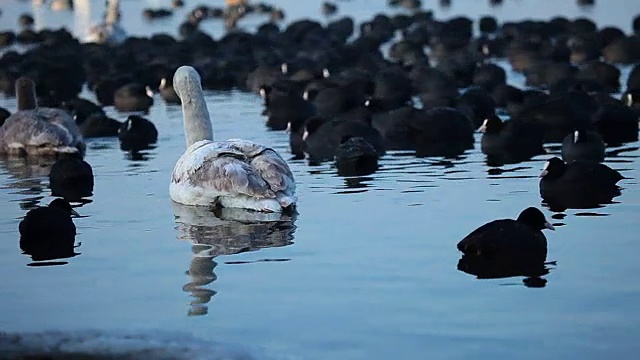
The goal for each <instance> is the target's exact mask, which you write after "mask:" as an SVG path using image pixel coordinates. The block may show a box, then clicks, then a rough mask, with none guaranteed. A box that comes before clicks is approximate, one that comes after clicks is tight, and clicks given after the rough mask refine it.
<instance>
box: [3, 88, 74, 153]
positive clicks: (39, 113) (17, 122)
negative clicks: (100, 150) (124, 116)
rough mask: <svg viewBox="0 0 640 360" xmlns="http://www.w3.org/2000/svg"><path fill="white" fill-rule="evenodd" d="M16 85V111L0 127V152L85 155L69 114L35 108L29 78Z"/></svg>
mask: <svg viewBox="0 0 640 360" xmlns="http://www.w3.org/2000/svg"><path fill="white" fill-rule="evenodd" d="M15 86H16V98H17V102H18V111H16V112H15V113H14V114H13V115H11V116H9V117H8V118H7V120H6V121H5V123H4V124H3V125H2V126H1V127H0V154H8V155H18V156H24V155H36V156H38V155H42V156H52V155H56V154H59V153H72V154H76V153H77V154H80V155H84V150H85V144H84V140H83V138H82V134H81V133H80V129H79V128H78V126H77V125H76V123H75V121H74V120H73V118H72V117H71V115H69V114H68V113H67V112H65V111H64V110H61V109H54V108H45V107H38V104H37V101H36V90H35V88H36V85H35V84H34V82H33V81H32V80H31V79H29V78H26V77H21V78H19V79H18V80H17V81H16V85H15Z"/></svg>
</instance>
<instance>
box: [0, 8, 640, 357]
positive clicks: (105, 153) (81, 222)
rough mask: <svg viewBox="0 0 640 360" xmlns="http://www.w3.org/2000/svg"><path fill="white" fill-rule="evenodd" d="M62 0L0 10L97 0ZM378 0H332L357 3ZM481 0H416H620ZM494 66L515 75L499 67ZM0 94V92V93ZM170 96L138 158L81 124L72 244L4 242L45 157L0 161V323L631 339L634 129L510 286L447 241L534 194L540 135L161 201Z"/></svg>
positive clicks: (217, 112)
mask: <svg viewBox="0 0 640 360" xmlns="http://www.w3.org/2000/svg"><path fill="white" fill-rule="evenodd" d="M77 3H78V5H77V6H76V12H75V14H74V13H70V12H51V11H49V10H46V9H42V8H40V9H39V8H32V5H31V4H30V3H29V2H20V1H14V0H0V7H1V8H2V10H3V14H2V16H1V17H0V30H5V29H11V28H15V26H16V25H15V18H16V15H17V14H20V13H22V12H25V11H30V12H33V13H34V14H36V20H37V26H38V27H58V26H61V25H63V24H66V25H68V26H69V27H73V30H74V32H75V33H76V34H82V31H83V29H84V28H86V24H87V23H92V22H93V21H96V20H97V19H98V18H99V16H100V14H101V13H102V11H103V8H102V4H103V1H102V0H100V1H92V2H91V3H90V4H89V3H88V2H86V1H85V2H82V1H77ZM122 3H123V13H124V16H123V21H124V26H125V28H127V30H128V31H129V32H130V33H131V34H139V35H148V34H151V33H153V32H159V31H164V32H168V33H173V34H175V33H176V26H177V24H178V23H179V22H180V21H181V20H182V19H183V16H184V14H185V12H186V10H181V11H178V12H177V13H176V14H175V15H174V17H173V18H172V19H169V20H166V21H161V22H157V23H154V24H148V23H146V22H144V21H142V20H141V19H142V17H141V15H140V10H141V9H142V8H143V7H146V6H150V5H152V6H155V5H165V6H166V5H167V4H169V1H168V0H167V1H159V0H158V1H133V0H123V1H122ZM196 3H199V1H196V2H194V1H187V5H188V6H187V8H188V7H192V6H194V5H196ZM220 3H222V1H220ZM277 3H280V4H281V5H282V6H283V7H284V9H285V10H286V11H287V14H288V15H289V17H290V19H291V18H294V17H296V16H302V15H308V16H313V17H317V16H318V14H319V11H318V9H319V4H320V1H292V0H287V1H279V2H277ZM384 3H385V2H384V1H382V0H380V1H372V0H369V1H367V0H352V1H349V2H340V3H339V4H340V6H341V7H342V8H341V9H343V10H344V12H345V13H349V14H353V15H354V16H356V18H357V19H359V20H363V19H365V18H368V17H370V16H371V15H372V14H374V13H375V12H379V11H383V10H385V7H384ZM423 3H425V5H427V6H429V5H433V6H435V4H436V2H435V1H423ZM487 3H488V2H487V1H474V0H467V1H463V0H458V1H456V0H454V1H453V5H452V6H451V8H449V9H448V10H443V9H440V8H439V7H436V8H435V13H436V16H438V17H448V16H452V15H456V14H461V13H466V14H468V15H470V16H477V15H479V14H495V15H496V16H497V17H498V18H499V19H501V20H509V19H519V18H520V19H521V18H523V17H524V16H533V17H536V18H548V17H550V16H553V15H556V14H561V15H565V16H571V17H577V16H589V17H592V18H594V19H596V20H597V22H598V24H600V25H611V24H614V25H617V26H619V27H621V28H622V29H624V30H625V31H629V29H630V23H631V19H632V17H633V16H634V15H635V14H637V13H640V3H639V2H636V1H631V0H629V1H621V0H620V1H607V2H606V4H605V2H604V1H599V2H598V5H597V6H596V7H594V8H590V9H583V8H579V7H577V6H576V5H575V2H574V1H568V0H566V1H558V0H546V1H533V0H518V1H505V5H504V6H503V7H501V8H500V7H499V8H491V7H489V6H488V5H487ZM82 4H84V5H86V6H79V5H82ZM88 5H91V6H90V7H89V6H88ZM386 11H391V10H390V9H386ZM252 21H254V22H255V23H256V24H257V23H258V19H254V20H248V21H247V24H249V26H250V25H251V24H252ZM205 30H208V31H210V32H211V33H212V34H214V35H216V36H219V34H220V33H221V31H222V26H221V24H219V23H213V22H209V23H205ZM626 73H628V69H625V74H626ZM510 82H512V83H514V84H521V78H520V77H519V76H516V75H513V74H512V76H511V77H510ZM83 96H86V97H88V98H92V97H91V94H89V93H86V94H83ZM206 98H207V103H208V106H209V110H210V112H211V114H212V117H213V126H214V133H215V135H214V136H215V137H216V138H217V139H227V138H232V137H241V138H246V139H249V140H255V141H258V142H262V143H265V144H269V145H271V146H272V147H274V148H275V149H276V150H278V151H280V152H281V153H282V154H283V155H288V138H287V135H286V134H285V133H284V132H269V131H267V130H266V128H265V126H264V118H263V117H261V116H260V113H261V111H262V108H261V104H260V103H261V101H260V99H259V98H258V97H257V96H255V95H253V94H246V93H241V92H229V93H208V94H207V97H206ZM15 105H16V104H15V101H14V99H3V100H1V101H0V106H5V107H8V108H9V109H10V110H11V111H14V110H15ZM107 110H108V112H109V114H111V115H112V116H114V117H116V118H117V119H119V120H123V119H124V118H125V116H124V115H123V114H117V113H115V112H114V111H113V109H112V108H107ZM181 116H182V113H181V110H180V108H179V107H176V106H166V105H165V104H164V103H163V102H162V100H161V99H160V98H159V97H157V98H156V105H154V106H153V108H152V109H151V111H150V114H149V118H150V119H151V120H152V121H153V122H154V123H155V124H156V126H157V128H158V131H159V134H160V136H159V141H158V144H157V148H155V149H153V150H149V151H147V152H146V153H145V154H144V156H143V158H142V159H131V158H129V157H128V156H127V154H126V153H124V152H122V151H120V149H119V143H118V140H117V139H116V138H113V139H94V140H90V141H89V142H88V151H87V156H86V161H87V162H89V163H90V164H91V165H92V167H93V171H94V173H95V183H96V185H95V191H94V196H92V197H91V198H90V199H91V202H89V203H87V204H84V205H83V206H81V207H79V208H77V210H78V212H79V213H80V214H81V215H82V217H81V218H76V219H74V222H75V224H76V226H77V228H78V236H77V238H76V240H77V241H78V243H79V244H80V246H79V247H78V248H77V249H76V251H77V252H78V253H80V254H79V255H78V256H76V257H73V258H70V259H66V260H65V261H66V262H68V263H67V264H65V265H61V266H45V267H42V266H40V267H37V266H30V265H33V264H32V261H31V259H30V258H29V257H28V256H26V255H23V254H21V251H20V249H19V247H18V238H19V234H18V223H19V221H20V219H21V218H22V216H24V214H25V212H26V211H27V209H29V208H32V207H33V206H34V205H37V204H47V203H48V202H49V201H50V200H51V199H52V197H51V196H50V191H49V189H48V187H47V186H48V180H47V172H46V169H45V170H43V169H42V168H40V167H38V166H24V165H22V164H19V163H18V164H16V163H6V162H4V163H0V204H2V205H1V206H0V272H1V273H3V274H5V275H4V276H3V281H2V285H1V286H0V299H1V300H0V330H2V331H11V332H39V331H45V330H62V331H69V333H66V334H65V335H64V336H67V337H70V336H75V337H76V338H77V339H80V340H78V341H77V343H80V345H76V346H79V347H80V348H101V347H105V346H106V347H111V348H123V349H124V348H128V347H131V348H136V346H143V345H140V344H138V343H137V342H136V341H138V342H141V343H143V344H147V345H148V344H155V345H158V344H161V345H160V346H169V345H168V344H169V343H171V344H174V345H175V344H177V345H175V346H174V347H178V348H180V347H184V348H186V349H187V350H185V349H182V348H181V349H182V350H180V351H179V352H177V353H176V354H179V355H180V356H186V357H187V358H203V359H210V358H213V359H219V358H220V359H222V358H232V359H246V358H249V356H250V357H255V358H257V359H263V358H282V359H388V358H397V359H418V358H432V359H567V358H582V359H603V358H633V357H634V356H637V353H638V351H640V343H639V342H638V334H639V330H640V312H638V310H637V304H638V303H639V302H640V282H638V280H637V279H636V278H635V274H636V273H638V272H639V271H640V262H638V261H637V254H638V252H640V243H639V242H638V237H637V232H638V231H640V225H639V223H638V214H639V213H640V186H639V185H638V182H637V180H636V177H637V171H638V169H639V168H640V163H639V161H638V155H640V154H639V151H638V150H637V149H635V150H632V151H627V152H624V153H622V154H621V155H619V156H615V157H607V160H606V162H605V163H606V164H608V165H609V166H611V167H613V168H615V169H617V170H620V171H621V172H622V173H623V175H624V176H625V177H627V179H625V180H622V181H621V182H620V185H621V186H622V187H623V190H622V195H621V196H620V197H617V198H616V199H615V201H616V202H615V203H614V204H611V205H608V206H606V207H603V208H599V209H592V210H586V211H585V210H568V211H566V212H565V213H563V214H556V215H555V217H554V220H553V221H554V224H555V225H556V226H557V231H555V232H546V235H547V238H548V240H549V256H548V260H550V261H556V265H554V266H551V272H550V273H549V274H548V275H546V276H545V277H544V278H545V279H546V280H547V283H546V286H545V287H543V288H530V287H526V286H524V284H523V281H522V280H523V279H522V278H517V277H515V278H507V279H494V280H477V279H476V278H475V277H474V276H472V275H468V274H465V273H463V272H461V271H458V270H457V263H458V260H459V258H460V253H459V252H458V251H457V250H456V247H455V245H456V243H457V242H458V241H459V240H460V239H461V238H463V237H464V236H465V235H467V234H468V233H469V232H470V231H472V230H473V229H475V228H476V227H478V226H479V225H481V224H483V223H485V222H487V221H491V220H493V219H496V218H505V217H509V218H514V217H516V216H517V214H518V213H519V212H520V211H521V210H522V209H524V208H526V207H528V206H540V203H541V201H540V197H539V193H538V177H537V176H538V174H539V172H540V170H541V168H542V166H543V164H544V161H545V160H546V159H547V158H549V157H550V155H544V156H538V157H536V158H534V159H532V160H531V161H528V162H524V163H521V164H518V165H511V166H505V167H503V169H504V170H512V171H505V172H503V173H501V174H498V175H492V174H490V173H489V172H488V170H489V168H488V167H487V165H486V164H485V159H484V155H483V154H482V153H481V152H480V150H479V145H477V146H476V149H474V150H470V151H468V152H466V153H465V154H464V155H463V156H461V157H460V158H459V159H456V160H446V161H445V160H443V159H440V158H426V159H417V158H415V157H413V156H409V155H406V154H402V153H394V152H391V153H389V154H387V155H385V156H384V157H383V158H382V160H381V165H382V168H381V169H380V170H379V171H378V172H377V173H375V174H373V175H371V176H368V177H363V178H347V179H345V178H341V177H339V176H337V175H336V171H335V169H333V168H332V167H331V166H330V164H325V165H322V166H318V167H309V166H308V165H307V164H306V163H305V162H304V161H291V162H290V166H291V168H292V170H293V172H294V174H295V176H296V179H297V184H298V194H299V198H300V203H299V206H298V212H299V214H298V215H297V217H295V218H289V217H285V218H282V219H267V218H265V219H260V220H261V221H260V222H258V223H256V222H247V221H239V220H242V219H237V214H235V213H233V212H230V213H224V214H222V215H221V216H220V217H215V216H213V215H212V214H202V213H196V212H195V211H194V210H192V209H189V208H185V207H181V206H178V205H175V204H172V202H171V201H170V199H169V195H168V185H169V176H170V173H171V170H172V168H173V165H174V163H175V161H176V160H177V158H178V157H179V156H180V154H182V152H183V151H184V148H185V144H184V135H183V132H182V117H181ZM478 139H479V136H478ZM635 146H637V144H627V145H626V146H625V148H631V149H633V148H634V147H635ZM543 210H544V212H545V215H546V216H547V217H551V216H552V215H553V213H551V212H550V211H549V210H548V209H546V208H544V209H543ZM234 219H235V220H234ZM245 220H246V219H245ZM73 334H75V335H73ZM131 334H137V335H131ZM137 336H139V337H137ZM68 346H72V345H68ZM633 354H636V355H633ZM0 357H1V356H0Z"/></svg>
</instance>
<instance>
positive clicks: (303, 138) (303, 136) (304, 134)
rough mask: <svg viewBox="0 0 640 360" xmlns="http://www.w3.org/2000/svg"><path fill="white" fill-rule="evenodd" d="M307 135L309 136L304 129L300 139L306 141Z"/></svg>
mask: <svg viewBox="0 0 640 360" xmlns="http://www.w3.org/2000/svg"><path fill="white" fill-rule="evenodd" d="M308 137H309V132H308V131H307V130H306V129H305V130H304V133H303V134H302V141H307V138H308Z"/></svg>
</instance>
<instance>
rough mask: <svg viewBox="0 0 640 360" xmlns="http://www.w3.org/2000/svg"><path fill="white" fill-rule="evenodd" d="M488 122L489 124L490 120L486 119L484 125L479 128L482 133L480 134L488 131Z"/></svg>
mask: <svg viewBox="0 0 640 360" xmlns="http://www.w3.org/2000/svg"><path fill="white" fill-rule="evenodd" d="M488 122H489V119H484V121H483V122H482V125H480V127H479V128H478V131H480V132H485V131H487V123H488Z"/></svg>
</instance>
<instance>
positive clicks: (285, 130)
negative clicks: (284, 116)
mask: <svg viewBox="0 0 640 360" xmlns="http://www.w3.org/2000/svg"><path fill="white" fill-rule="evenodd" d="M284 132H285V133H287V134H290V133H291V121H289V122H288V123H287V128H286V129H284Z"/></svg>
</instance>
